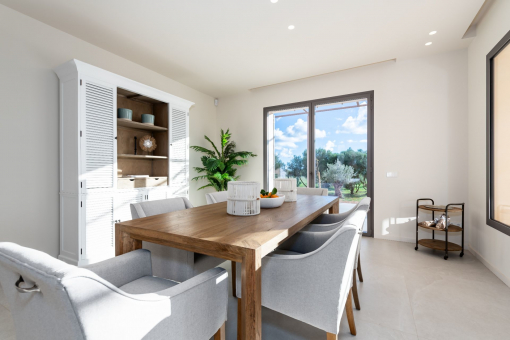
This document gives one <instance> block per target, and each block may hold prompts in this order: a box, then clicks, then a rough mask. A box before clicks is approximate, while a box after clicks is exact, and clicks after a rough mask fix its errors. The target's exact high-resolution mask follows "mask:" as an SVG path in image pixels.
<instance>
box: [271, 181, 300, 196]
mask: <svg viewBox="0 0 510 340" xmlns="http://www.w3.org/2000/svg"><path fill="white" fill-rule="evenodd" d="M274 186H275V188H276V190H278V193H277V194H278V195H280V194H281V195H285V202H296V201H297V180H296V179H295V178H275V179H274Z"/></svg>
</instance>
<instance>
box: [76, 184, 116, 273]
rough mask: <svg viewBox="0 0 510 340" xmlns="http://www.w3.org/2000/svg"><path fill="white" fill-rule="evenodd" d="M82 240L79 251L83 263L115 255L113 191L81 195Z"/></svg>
mask: <svg viewBox="0 0 510 340" xmlns="http://www.w3.org/2000/svg"><path fill="white" fill-rule="evenodd" d="M81 204H82V207H81V209H82V211H83V216H82V219H83V221H82V222H83V223H81V225H83V226H84V228H83V235H82V237H83V241H82V246H81V251H80V253H81V254H80V255H81V256H80V257H81V262H83V264H89V263H94V262H97V261H101V260H103V259H105V258H109V257H113V256H114V255H115V237H114V235H115V230H114V222H113V216H114V205H115V193H114V192H113V191H105V192H92V193H88V194H84V195H82V202H81Z"/></svg>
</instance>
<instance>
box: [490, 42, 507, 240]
mask: <svg viewBox="0 0 510 340" xmlns="http://www.w3.org/2000/svg"><path fill="white" fill-rule="evenodd" d="M509 45H510V32H508V33H507V34H506V35H505V36H504V37H503V39H501V40H500V41H499V42H498V43H497V45H496V46H495V47H494V48H493V49H492V50H491V51H490V52H489V54H487V59H486V79H487V80H486V100H487V113H486V115H487V117H486V118H487V124H486V125H487V127H486V128H487V136H486V138H487V155H486V170H487V183H486V203H487V204H486V223H487V225H489V226H491V227H492V228H494V229H497V230H499V231H501V232H502V233H504V234H506V235H510V226H509V225H507V224H505V223H502V222H500V221H497V220H496V219H495V216H494V91H493V90H494V58H495V57H496V56H497V55H498V54H499V53H500V52H501V51H503V50H504V49H505V48H506V47H508V48H510V46H509Z"/></svg>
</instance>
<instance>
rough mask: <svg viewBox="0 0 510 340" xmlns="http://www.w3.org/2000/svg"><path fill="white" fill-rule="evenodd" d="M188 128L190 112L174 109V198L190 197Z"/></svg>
mask: <svg viewBox="0 0 510 340" xmlns="http://www.w3.org/2000/svg"><path fill="white" fill-rule="evenodd" d="M188 126H189V123H188V112H187V111H185V110H182V109H180V108H177V107H172V108H171V111H170V195H171V196H172V197H188V189H189V131H188Z"/></svg>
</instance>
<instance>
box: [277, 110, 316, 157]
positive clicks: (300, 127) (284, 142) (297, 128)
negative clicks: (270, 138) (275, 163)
mask: <svg viewBox="0 0 510 340" xmlns="http://www.w3.org/2000/svg"><path fill="white" fill-rule="evenodd" d="M307 129H308V125H307V123H306V122H305V121H304V120H302V119H301V118H300V119H298V120H297V122H296V123H295V124H294V125H290V126H288V127H287V128H286V129H285V132H286V133H285V132H283V131H282V130H280V129H276V130H275V131H274V138H275V146H274V148H275V149H276V150H282V149H283V148H288V149H289V148H291V149H296V148H297V147H298V146H297V144H296V143H299V142H303V141H305V140H306V139H307Z"/></svg>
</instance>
